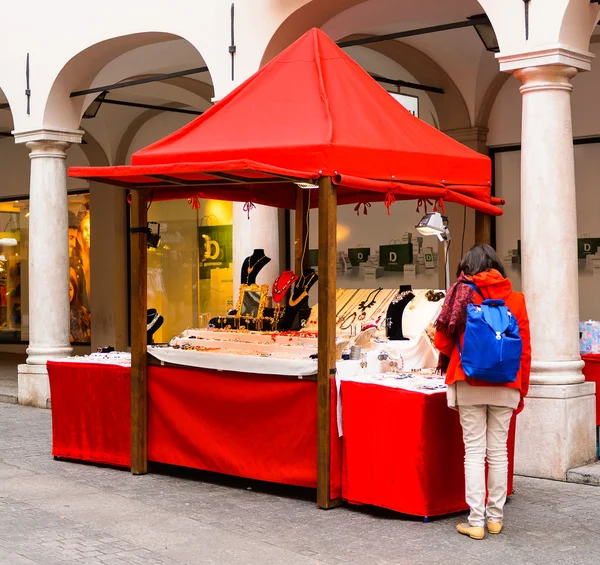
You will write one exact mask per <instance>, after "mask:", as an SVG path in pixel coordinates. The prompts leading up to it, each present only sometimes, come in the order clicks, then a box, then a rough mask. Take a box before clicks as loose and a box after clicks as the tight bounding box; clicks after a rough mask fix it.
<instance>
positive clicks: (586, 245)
mask: <svg viewBox="0 0 600 565" xmlns="http://www.w3.org/2000/svg"><path fill="white" fill-rule="evenodd" d="M583 250H584V251H591V250H592V246H591V245H590V244H589V243H584V244H583Z"/></svg>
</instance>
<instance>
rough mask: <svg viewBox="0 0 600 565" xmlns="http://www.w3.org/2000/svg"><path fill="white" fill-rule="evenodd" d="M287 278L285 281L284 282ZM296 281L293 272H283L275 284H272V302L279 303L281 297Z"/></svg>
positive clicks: (296, 277)
mask: <svg viewBox="0 0 600 565" xmlns="http://www.w3.org/2000/svg"><path fill="white" fill-rule="evenodd" d="M288 277H289V278H288ZM286 278H287V281H286V280H285V279H286ZM297 280H298V276H296V275H295V274H294V272H293V271H284V272H283V273H281V275H279V276H278V277H277V278H276V279H275V282H274V283H273V287H272V290H273V300H274V301H275V302H276V303H277V302H281V300H283V297H284V296H285V295H286V293H287V291H288V290H289V289H290V287H291V286H292V284H293V283H295V282H296V281H297ZM282 281H284V282H283V286H280V284H281V282H282Z"/></svg>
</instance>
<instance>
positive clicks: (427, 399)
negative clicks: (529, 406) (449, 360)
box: [342, 381, 515, 516]
mask: <svg viewBox="0 0 600 565" xmlns="http://www.w3.org/2000/svg"><path fill="white" fill-rule="evenodd" d="M342 410H343V422H344V461H343V475H342V477H343V483H342V492H343V497H344V498H345V499H346V500H348V501H349V502H350V503H358V504H371V505H374V506H381V507H383V508H389V509H390V510H395V511H397V512H402V513H405V514H412V515H415V516H438V515H442V514H450V513H453V512H458V511H461V510H466V509H467V508H468V506H467V504H466V502H465V476H464V445H463V441H462V429H461V426H460V421H459V417H458V412H457V411H455V410H451V409H449V408H448V406H447V401H446V394H445V393H437V394H430V395H425V394H419V393H416V392H410V391H405V390H400V389H395V388H390V387H385V386H378V385H372V384H362V383H355V382H350V381H342ZM514 429H515V426H514V419H513V423H512V424H511V431H510V434H509V440H508V452H509V485H508V492H509V493H511V492H512V482H513V481H512V477H513V453H514V437H515V434H514Z"/></svg>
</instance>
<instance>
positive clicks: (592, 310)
mask: <svg viewBox="0 0 600 565" xmlns="http://www.w3.org/2000/svg"><path fill="white" fill-rule="evenodd" d="M574 143H575V146H574V152H575V181H576V182H575V187H576V198H577V253H578V272H579V318H580V319H581V320H587V319H593V320H600V301H598V299H597V297H598V291H599V290H600V224H599V223H598V218H597V216H598V212H597V211H598V209H599V208H600V192H598V190H597V188H596V183H597V179H598V176H599V175H600V140H598V141H597V142H593V140H591V139H589V138H588V139H585V140H581V141H579V140H575V142H574ZM491 156H492V159H493V160H494V171H495V178H494V189H495V194H496V196H498V197H499V198H503V199H505V200H506V205H505V206H504V214H503V215H502V216H501V217H499V218H497V220H496V222H495V223H496V230H495V236H496V250H497V252H498V255H499V256H500V258H501V259H502V261H503V264H504V269H505V270H506V274H507V276H508V277H509V278H510V279H511V281H512V284H513V287H514V289H515V290H521V289H522V281H521V188H520V187H521V180H520V179H521V151H520V149H519V148H518V147H516V148H515V147H506V148H496V149H494V150H493V151H492V152H491ZM540 190H541V191H542V192H543V187H541V188H540ZM548 221H549V226H551V228H552V226H553V224H552V219H549V220H548ZM540 237H543V234H540Z"/></svg>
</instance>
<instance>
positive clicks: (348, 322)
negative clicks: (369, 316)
mask: <svg viewBox="0 0 600 565" xmlns="http://www.w3.org/2000/svg"><path fill="white" fill-rule="evenodd" d="M355 320H356V312H352V314H349V315H348V317H347V318H344V319H343V320H342V323H341V324H340V330H347V329H348V328H349V327H350V326H351V325H352V323H353V322H354V321H355ZM344 324H346V325H344Z"/></svg>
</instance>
